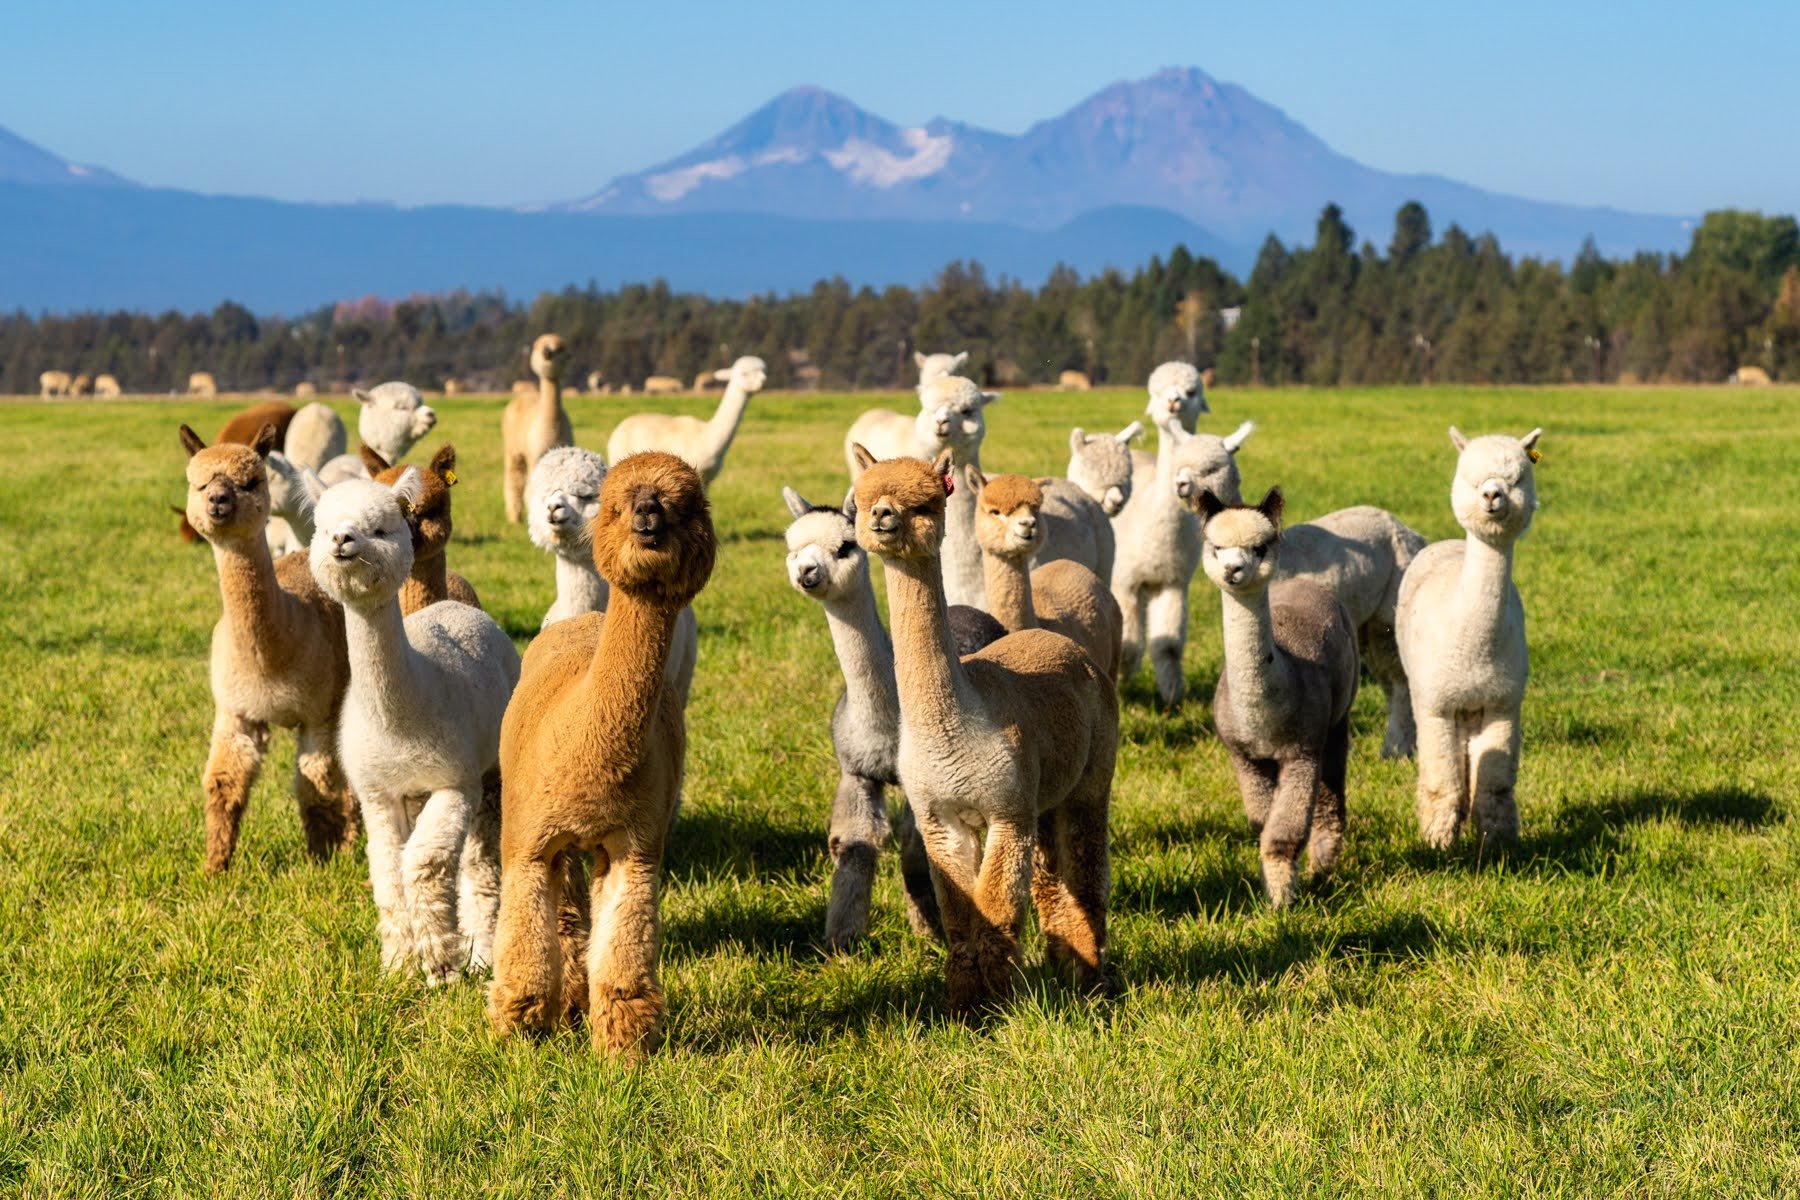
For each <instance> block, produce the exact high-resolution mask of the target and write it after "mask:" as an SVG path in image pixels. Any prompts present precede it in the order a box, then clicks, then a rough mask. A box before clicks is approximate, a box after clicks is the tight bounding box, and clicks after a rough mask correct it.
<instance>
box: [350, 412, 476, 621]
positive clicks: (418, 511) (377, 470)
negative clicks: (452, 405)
mask: <svg viewBox="0 0 1800 1200" xmlns="http://www.w3.org/2000/svg"><path fill="white" fill-rule="evenodd" d="M359 452H360V454H361V456H362V461H363V467H364V469H366V470H367V471H368V472H369V476H370V477H371V478H372V479H374V481H375V482H376V483H382V484H386V485H387V486H389V487H393V486H394V485H395V484H396V483H398V482H399V481H400V477H401V475H402V474H404V473H405V472H406V471H407V469H408V468H406V467H404V466H399V465H396V464H393V463H390V462H388V460H387V459H385V458H383V457H381V455H380V454H379V453H377V452H376V450H375V449H374V448H373V447H371V446H369V445H367V444H364V445H363V446H361V447H359ZM419 479H420V483H419V492H418V495H417V496H415V497H413V499H412V501H411V503H409V504H408V505H407V506H406V509H405V516H406V527H407V528H408V529H410V530H411V531H412V546H413V564H412V570H411V571H410V572H409V573H408V574H407V577H406V582H405V583H403V584H401V585H400V612H401V614H402V615H403V616H408V617H410V616H412V615H413V614H414V613H416V612H418V611H419V610H420V609H422V608H427V607H429V606H430V605H433V604H436V603H437V602H438V601H439V600H455V601H457V602H458V603H460V604H467V605H468V606H469V607H471V608H480V607H481V598H480V597H478V596H477V595H476V594H475V589H474V588H473V587H471V586H470V585H469V581H468V580H466V579H464V578H463V577H462V576H461V575H458V574H457V573H456V572H455V571H452V570H450V568H449V567H448V566H446V565H445V563H444V549H445V547H447V546H448V545H449V544H450V533H451V530H452V528H453V526H452V524H451V520H450V489H451V488H453V487H455V486H456V447H455V446H452V445H450V444H449V443H448V442H446V443H444V445H442V446H439V447H438V450H437V453H436V454H433V455H432V456H431V465H430V466H429V467H427V468H426V469H425V470H424V471H422V472H420V475H419Z"/></svg>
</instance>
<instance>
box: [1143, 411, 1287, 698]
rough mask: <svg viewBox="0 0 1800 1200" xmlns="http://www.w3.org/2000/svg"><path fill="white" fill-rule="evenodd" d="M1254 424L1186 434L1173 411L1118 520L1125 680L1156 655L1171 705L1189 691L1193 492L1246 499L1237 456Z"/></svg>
mask: <svg viewBox="0 0 1800 1200" xmlns="http://www.w3.org/2000/svg"><path fill="white" fill-rule="evenodd" d="M1255 428H1256V426H1255V425H1253V424H1251V423H1250V422H1249V421H1245V422H1244V423H1243V424H1242V425H1240V426H1238V428H1237V430H1236V431H1235V432H1234V433H1232V434H1231V435H1230V436H1229V437H1223V438H1221V437H1214V436H1213V435H1212V434H1210V433H1188V432H1187V431H1186V430H1184V429H1182V427H1181V426H1180V425H1179V424H1178V423H1176V421H1175V419H1174V418H1173V417H1172V416H1171V417H1170V418H1169V419H1167V420H1165V421H1164V423H1162V424H1161V425H1158V426H1157V432H1158V434H1159V436H1158V438H1157V443H1156V465H1155V467H1154V468H1153V469H1152V471H1151V472H1150V473H1149V474H1148V475H1147V476H1146V475H1145V474H1143V473H1141V472H1140V473H1139V474H1138V475H1137V476H1136V478H1135V479H1134V481H1133V483H1132V487H1133V489H1134V490H1133V497H1132V501H1131V503H1129V504H1127V505H1126V506H1125V507H1124V509H1123V510H1122V511H1121V512H1120V513H1119V515H1118V516H1116V517H1114V518H1113V533H1114V535H1115V536H1116V537H1117V539H1118V547H1119V550H1118V556H1117V558H1116V559H1115V561H1114V564H1113V573H1112V592H1113V598H1114V599H1116V600H1117V601H1118V602H1119V611H1120V612H1121V613H1122V614H1123V615H1124V617H1125V635H1124V638H1123V641H1122V645H1121V648H1120V658H1119V682H1120V683H1124V682H1125V681H1126V680H1128V679H1130V678H1131V677H1132V676H1133V675H1134V674H1136V673H1137V668H1138V661H1139V658H1140V657H1141V656H1142V654H1143V653H1144V650H1145V643H1146V638H1148V647H1149V652H1150V669H1151V671H1152V672H1153V673H1154V674H1155V676H1156V694H1157V696H1158V697H1159V698H1161V700H1162V702H1163V703H1164V704H1165V705H1174V704H1177V703H1179V702H1180V700H1181V697H1182V695H1183V693H1184V692H1186V690H1187V678H1186V676H1185V675H1183V674H1182V669H1181V656H1182V654H1183V653H1184V652H1185V651H1186V649H1187V596H1188V584H1189V583H1191V582H1192V581H1193V578H1194V571H1195V569H1196V568H1197V567H1199V565H1200V522H1199V520H1198V519H1197V518H1196V517H1195V516H1194V514H1193V513H1192V512H1191V511H1189V508H1188V505H1189V504H1190V503H1191V502H1192V501H1191V497H1194V496H1197V495H1199V494H1200V492H1202V491H1210V492H1212V494H1213V495H1215V496H1217V497H1218V498H1219V499H1221V500H1223V501H1225V502H1226V503H1227V504H1238V503H1241V502H1242V499H1243V497H1242V495H1241V493H1240V491H1239V480H1238V470H1237V460H1236V459H1235V458H1233V457H1232V456H1233V455H1234V454H1236V453H1237V450H1238V447H1240V446H1242V445H1243V444H1244V442H1245V440H1246V439H1248V438H1249V436H1250V434H1251V433H1252V432H1253V431H1254V430H1255Z"/></svg>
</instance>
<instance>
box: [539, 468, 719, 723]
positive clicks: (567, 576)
mask: <svg viewBox="0 0 1800 1200" xmlns="http://www.w3.org/2000/svg"><path fill="white" fill-rule="evenodd" d="M605 481H606V462H605V460H604V459H602V458H601V457H600V456H599V455H598V454H595V453H594V452H593V451H592V450H582V449H580V448H579V447H576V446H558V447H557V448H556V449H554V450H552V451H550V452H549V453H548V454H546V455H544V457H542V458H540V459H538V463H537V466H535V467H533V468H531V478H530V480H529V481H527V483H526V485H525V514H526V529H527V530H528V531H529V532H530V534H531V540H532V543H533V544H534V545H536V546H537V548H538V549H540V550H543V551H546V552H548V553H549V554H552V555H554V556H555V558H556V601H555V603H553V604H552V605H551V606H550V611H549V612H546V613H545V614H544V620H543V623H542V624H541V625H540V626H539V628H540V629H547V628H549V627H550V626H551V625H553V624H555V623H556V622H557V621H564V620H567V619H568V618H570V617H578V616H580V615H581V614H582V613H591V612H605V611H606V599H607V588H606V580H604V579H602V578H601V577H600V572H599V571H597V570H595V569H594V545H593V542H592V541H591V540H589V538H588V527H589V526H590V525H591V524H592V523H593V520H594V518H595V517H597V516H599V515H600V486H601V484H603V483H604V482H605ZM699 658H700V625H699V622H698V621H697V620H696V619H695V618H694V610H693V609H691V608H684V609H682V610H681V616H680V617H679V618H677V619H676V622H675V638H674V641H673V642H672V643H671V644H670V646H669V662H668V667H667V668H666V670H667V677H668V680H669V684H670V686H672V687H673V688H674V689H675V694H676V696H677V697H679V698H680V701H681V707H682V709H683V711H686V709H687V700H688V693H689V691H691V690H692V688H693V685H694V667H695V666H696V665H697V664H698V662H699Z"/></svg>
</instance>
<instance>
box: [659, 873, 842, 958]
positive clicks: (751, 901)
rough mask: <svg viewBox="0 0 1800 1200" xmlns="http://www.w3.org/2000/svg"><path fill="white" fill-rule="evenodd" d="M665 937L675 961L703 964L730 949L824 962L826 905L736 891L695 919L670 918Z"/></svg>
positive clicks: (781, 895)
mask: <svg viewBox="0 0 1800 1200" xmlns="http://www.w3.org/2000/svg"><path fill="white" fill-rule="evenodd" d="M663 936H664V939H665V942H666V944H667V953H668V955H669V957H670V959H671V960H673V961H681V960H684V959H690V958H700V957H702V956H704V955H708V954H712V953H714V952H715V951H718V950H722V949H724V948H726V947H730V946H740V947H742V948H743V949H744V950H745V951H747V952H749V953H751V954H754V955H757V956H758V957H764V956H768V955H783V954H785V955H789V956H791V957H793V958H795V959H801V960H817V959H821V958H823V957H824V956H825V953H826V951H825V949H824V941H825V900H824V898H823V897H818V898H816V899H815V898H813V897H811V896H805V897H801V898H800V899H799V901H798V902H796V901H795V899H794V898H793V897H792V896H791V895H789V894H785V893H782V892H778V891H775V890H773V889H768V888H759V889H757V890H756V891H754V892H743V891H733V892H731V893H730V894H728V895H726V896H724V897H720V898H717V899H709V900H708V902H707V903H705V904H703V905H702V906H701V911H699V912H697V913H691V912H690V913H686V914H683V915H682V916H679V917H670V918H668V920H667V923H666V924H665V926H664V930H663Z"/></svg>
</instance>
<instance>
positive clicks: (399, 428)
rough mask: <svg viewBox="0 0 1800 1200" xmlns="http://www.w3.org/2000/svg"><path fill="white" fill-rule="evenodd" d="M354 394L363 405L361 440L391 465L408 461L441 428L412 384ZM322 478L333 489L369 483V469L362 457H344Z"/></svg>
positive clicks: (386, 385) (395, 383) (328, 467)
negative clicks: (351, 482) (359, 481)
mask: <svg viewBox="0 0 1800 1200" xmlns="http://www.w3.org/2000/svg"><path fill="white" fill-rule="evenodd" d="M350 394H351V395H352V396H354V397H356V402H357V403H358V404H360V405H362V409H361V411H360V412H358V413H357V414H356V433H357V436H358V437H359V438H361V439H362V444H363V445H365V446H367V447H369V448H370V449H372V450H374V451H375V453H376V454H378V455H380V456H381V457H382V458H383V459H384V460H386V461H387V462H390V463H395V462H399V461H400V460H401V459H402V458H405V457H406V452H407V451H408V450H411V449H412V448H413V446H414V445H415V444H416V443H417V442H418V441H419V439H420V438H422V437H424V436H425V435H426V434H428V433H430V432H431V431H432V429H433V428H434V427H435V426H436V425H437V413H436V411H435V410H433V409H432V408H431V407H430V406H429V405H427V404H426V403H425V397H424V396H423V395H422V394H420V392H419V389H418V388H416V387H414V386H413V385H412V384H410V383H401V382H399V381H398V380H395V381H392V382H389V383H383V384H378V385H376V386H375V387H372V388H369V389H368V390H367V391H365V390H363V389H362V388H351V389H350ZM319 478H320V479H323V480H324V481H325V484H326V486H327V487H329V486H331V485H332V484H335V483H342V482H343V481H344V480H346V479H367V478H369V468H368V465H367V464H366V463H364V462H363V460H362V456H361V454H340V455H338V456H337V457H336V458H333V459H331V460H330V461H328V462H327V463H326V464H325V465H324V466H322V467H320V468H319Z"/></svg>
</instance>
